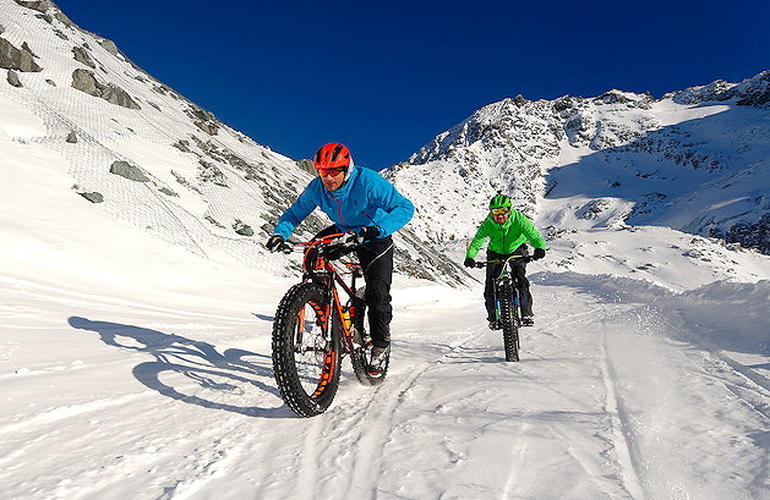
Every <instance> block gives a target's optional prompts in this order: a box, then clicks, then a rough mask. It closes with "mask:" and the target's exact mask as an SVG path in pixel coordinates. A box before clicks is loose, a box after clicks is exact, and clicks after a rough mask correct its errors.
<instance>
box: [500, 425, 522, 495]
mask: <svg viewBox="0 0 770 500" xmlns="http://www.w3.org/2000/svg"><path fill="white" fill-rule="evenodd" d="M528 428H529V423H527V422H524V423H522V424H521V425H520V426H519V431H518V432H517V433H516V436H515V438H514V441H518V444H517V445H516V446H514V447H512V448H511V457H512V459H511V464H510V471H509V473H508V478H507V479H506V481H505V486H503V494H502V496H501V497H500V499H501V500H508V499H510V498H513V496H512V494H511V489H512V488H514V487H515V486H516V484H518V480H519V477H520V476H521V474H520V473H519V471H520V470H522V469H524V467H526V464H525V463H524V458H525V456H526V454H527V448H528V445H527V443H526V441H525V440H523V439H522V440H521V441H519V440H518V439H517V438H520V437H521V436H522V435H523V434H524V433H525V432H526V430H527V429H528Z"/></svg>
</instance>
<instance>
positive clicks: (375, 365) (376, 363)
mask: <svg viewBox="0 0 770 500" xmlns="http://www.w3.org/2000/svg"><path fill="white" fill-rule="evenodd" d="M389 357H390V346H388V347H377V346H374V347H372V357H371V360H370V361H369V366H367V367H366V371H367V372H368V373H369V375H371V376H372V377H379V376H381V375H382V374H383V372H384V371H385V364H386V362H387V361H388V358H389Z"/></svg>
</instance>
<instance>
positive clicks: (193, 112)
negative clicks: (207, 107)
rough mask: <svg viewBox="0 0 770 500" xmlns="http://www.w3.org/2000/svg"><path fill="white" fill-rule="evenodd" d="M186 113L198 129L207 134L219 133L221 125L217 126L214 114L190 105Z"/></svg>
mask: <svg viewBox="0 0 770 500" xmlns="http://www.w3.org/2000/svg"><path fill="white" fill-rule="evenodd" d="M185 113H186V114H187V116H189V117H190V118H192V119H193V123H194V124H195V126H196V127H198V128H199V129H201V130H203V131H204V132H206V133H207V134H209V135H217V134H218V133H219V125H218V124H217V118H216V117H215V116H214V113H210V112H208V111H204V110H202V109H201V108H199V107H197V106H194V105H190V106H189V107H188V108H187V109H186V110H185Z"/></svg>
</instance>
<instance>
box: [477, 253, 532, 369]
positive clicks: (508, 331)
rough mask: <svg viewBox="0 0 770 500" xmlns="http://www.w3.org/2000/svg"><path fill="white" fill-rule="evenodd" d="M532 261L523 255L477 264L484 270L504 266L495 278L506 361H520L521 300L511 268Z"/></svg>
mask: <svg viewBox="0 0 770 500" xmlns="http://www.w3.org/2000/svg"><path fill="white" fill-rule="evenodd" d="M531 260H532V259H531V258H530V257H528V256H523V255H511V256H510V257H508V258H506V259H500V260H489V261H487V262H477V263H476V267H478V268H483V267H486V265H487V264H502V266H501V268H500V274H498V275H497V277H496V278H495V304H496V310H495V319H496V320H497V321H498V322H499V324H500V326H501V327H502V330H503V346H504V348H505V360H506V361H518V360H519V350H520V348H521V346H520V344H519V342H520V341H519V328H520V327H521V311H520V307H519V306H520V298H519V294H518V292H517V289H518V288H517V287H516V286H515V285H516V283H515V280H516V276H515V275H514V274H513V273H511V266H516V265H522V264H526V263H527V262H530V261H531Z"/></svg>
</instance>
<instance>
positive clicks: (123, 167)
mask: <svg viewBox="0 0 770 500" xmlns="http://www.w3.org/2000/svg"><path fill="white" fill-rule="evenodd" d="M110 173H111V174H115V175H119V176H121V177H125V178H126V179H128V180H130V181H134V182H149V181H150V179H149V178H148V177H147V176H146V175H144V172H142V169H140V168H139V167H134V166H133V165H130V164H129V163H128V162H125V161H116V162H114V163H113V164H112V166H111V167H110Z"/></svg>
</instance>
